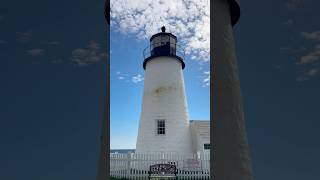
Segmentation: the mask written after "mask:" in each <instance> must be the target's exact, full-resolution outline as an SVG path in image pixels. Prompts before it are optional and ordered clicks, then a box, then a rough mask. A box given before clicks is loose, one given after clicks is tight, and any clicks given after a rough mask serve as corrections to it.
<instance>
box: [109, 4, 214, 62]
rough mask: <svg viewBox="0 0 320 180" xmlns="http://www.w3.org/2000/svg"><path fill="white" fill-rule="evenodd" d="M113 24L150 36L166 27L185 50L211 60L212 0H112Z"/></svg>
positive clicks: (140, 36) (197, 56)
mask: <svg viewBox="0 0 320 180" xmlns="http://www.w3.org/2000/svg"><path fill="white" fill-rule="evenodd" d="M110 5H111V26H113V27H115V28H116V29H117V30H119V31H120V32H121V33H123V34H135V35H136V36H137V37H138V38H142V39H148V38H150V37H151V36H152V35H153V34H155V33H157V32H159V31H160V27H161V26H163V25H164V26H166V29H168V31H169V32H172V33H173V34H175V35H177V37H178V41H179V42H180V44H181V45H182V46H183V47H185V50H186V53H187V54H191V55H193V56H194V58H193V59H196V60H199V61H209V60H210V59H209V57H210V56H209V55H210V53H209V50H210V1H209V0H171V1H164V0H135V1H133V0H111V2H110Z"/></svg>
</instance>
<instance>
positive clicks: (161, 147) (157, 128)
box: [136, 27, 192, 154]
mask: <svg viewBox="0 0 320 180" xmlns="http://www.w3.org/2000/svg"><path fill="white" fill-rule="evenodd" d="M161 31H162V32H160V33H157V34H155V35H153V36H152V37H151V38H150V46H149V47H148V48H147V49H145V52H144V58H145V59H144V62H143V68H144V69H145V77H144V92H143V99H142V111H141V116H140V124H139V131H138V138H137V144H136V153H138V154H139V153H143V154H149V153H160V152H165V153H179V154H189V153H192V142H191V133H190V128H189V117H188V107H187V100H186V94H185V87H184V80H183V69H184V67H185V64H184V62H183V53H181V54H180V53H179V51H178V46H177V37H176V36H175V35H173V34H171V33H167V32H165V27H162V28H161Z"/></svg>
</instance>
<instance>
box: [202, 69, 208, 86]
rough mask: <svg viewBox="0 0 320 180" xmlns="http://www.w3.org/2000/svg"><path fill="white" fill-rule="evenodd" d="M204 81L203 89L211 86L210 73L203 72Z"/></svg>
mask: <svg viewBox="0 0 320 180" xmlns="http://www.w3.org/2000/svg"><path fill="white" fill-rule="evenodd" d="M203 74H204V76H205V77H204V79H203V80H202V87H208V86H210V71H205V72H203Z"/></svg>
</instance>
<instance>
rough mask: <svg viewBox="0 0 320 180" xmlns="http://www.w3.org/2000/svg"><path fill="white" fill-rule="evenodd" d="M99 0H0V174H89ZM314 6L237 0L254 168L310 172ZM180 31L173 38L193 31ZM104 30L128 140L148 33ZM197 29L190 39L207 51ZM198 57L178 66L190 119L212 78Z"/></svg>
mask: <svg viewBox="0 0 320 180" xmlns="http://www.w3.org/2000/svg"><path fill="white" fill-rule="evenodd" d="M157 2H159V3H160V1H157ZM170 2H172V1H170ZM103 5H104V2H103V1H101V2H98V1H97V2H93V1H87V0H83V1H79V0H77V1H73V0H70V1H63V0H56V1H43V0H41V1H40V0H30V1H20V2H16V1H1V3H0V82H1V83H0V91H1V93H0V146H1V148H0V169H1V173H0V179H5V180H18V179H19V180H20V179H22V178H24V179H27V180H29V179H30V180H31V179H32V180H33V179H45V180H56V179H59V180H70V179H79V180H88V179H90V180H91V179H94V178H95V175H96V165H97V158H98V152H99V146H100V144H99V136H100V128H101V121H102V118H103V109H104V97H105V90H106V89H105V82H106V69H105V67H106V63H105V54H104V53H107V52H106V49H107V47H108V44H107V42H108V39H107V33H108V31H106V29H105V28H106V25H105V21H104V17H103ZM200 7H201V6H200ZM318 7H319V2H318V1H315V0H288V1H285V0H284V1H275V0H274V1H248V0H247V1H241V8H242V16H241V18H240V21H239V23H238V24H237V26H236V27H235V37H236V38H235V40H236V50H237V57H238V65H239V72H240V80H241V89H242V95H243V101H244V109H245V117H246V123H247V133H248V140H249V143H250V147H251V153H252V154H251V155H252V161H253V170H254V176H255V179H259V180H269V179H273V180H289V179H290V180H292V179H297V180H301V179H307V180H309V179H319V173H318V170H319V165H318V163H319V161H320V156H319V152H320V145H319V143H318V137H319V136H320V132H319V130H318V129H319V128H318V127H319V126H320V122H319V117H320V114H319V113H320V111H319V102H320V95H319V92H320V79H319V70H317V69H319V53H318V52H319V48H318V45H319V43H320V42H319V31H320V24H319V22H318V21H319V18H318V17H319V15H320V14H319V11H318ZM129 20H130V19H129ZM160 20H161V19H160ZM163 20H164V19H163ZM191 20H192V18H191ZM197 22H198V21H197ZM204 22H206V21H204ZM182 23H183V21H182ZM162 25H163V24H159V25H158V24H155V25H154V26H155V27H154V29H153V27H152V28H151V27H150V31H148V32H149V33H152V31H158V29H157V28H159V26H162ZM194 25H195V24H193V25H192V24H191V25H190V28H191V29H192V28H193V27H194V28H195V29H196V27H197V26H194ZM181 26H182V25H181ZM198 27H201V26H198ZM170 29H171V28H170ZM198 29H199V28H198ZM181 30H183V29H182V28H180V33H177V34H183V33H184V34H183V36H182V37H180V39H184V40H185V42H190V41H188V37H189V36H188V33H187V32H182V31H181ZM177 31H179V29H177ZM110 33H111V35H112V39H115V40H116V42H111V49H112V53H111V56H112V57H113V56H115V57H116V58H117V61H112V62H111V74H110V75H111V78H110V81H111V93H113V94H112V97H111V103H112V104H111V108H112V109H111V117H112V118H115V121H114V122H111V124H112V125H113V126H117V127H122V129H123V131H122V132H126V133H128V134H129V135H130V134H131V135H132V136H130V137H129V138H128V137H126V138H128V142H133V141H134V139H135V138H136V137H135V136H134V134H135V133H136V131H137V128H136V127H137V125H138V124H137V123H138V120H139V113H140V106H141V100H142V99H141V95H142V87H143V82H142V81H140V82H137V83H134V82H132V78H133V77H136V76H137V75H138V74H140V75H141V76H143V69H142V61H143V58H142V49H143V48H144V47H146V46H147V41H146V39H144V40H143V38H139V37H143V36H137V34H135V33H128V34H127V35H124V34H123V33H121V32H118V31H111V32H110ZM145 34H147V33H145ZM206 34H207V32H204V33H202V34H200V35H199V36H197V37H198V40H199V41H195V42H197V44H189V45H190V46H192V47H195V48H196V49H199V51H198V52H201V51H202V50H206V42H205V41H201V40H203V39H202V38H201V37H205V36H206ZM189 40H190V39H189ZM201 42H204V43H201ZM199 43H200V44H199ZM126 46H128V47H130V49H126V50H125V51H124V49H125V47H126ZM119 52H121V53H119ZM194 53H197V52H194ZM202 55H203V56H201V57H206V54H202ZM122 62H126V63H122ZM201 62H202V63H203V65H202V67H203V69H201V70H199V68H200V67H201V66H200V65H199V63H200V62H199V61H197V59H192V58H187V59H186V65H187V66H186V68H185V71H184V73H185V78H186V82H185V83H186V91H187V96H188V103H189V114H190V118H195V119H207V117H208V110H207V109H206V108H207V107H209V106H208V105H207V104H206V102H207V100H206V99H207V97H206V96H207V95H206V93H207V92H208V89H209V87H202V85H203V80H204V79H205V76H203V75H205V74H203V72H205V71H208V69H207V68H206V67H207V63H208V62H205V60H203V61H201ZM117 72H120V74H127V76H126V75H124V76H126V79H123V80H120V79H118V78H119V76H118V75H119V74H117ZM135 79H136V80H137V81H138V80H139V79H140V78H139V77H137V78H135ZM126 80H129V82H126ZM129 89H130V90H129ZM121 95H122V96H121ZM117 109H118V110H119V111H115V110H117ZM125 110H129V111H125ZM122 117H123V118H122ZM126 121H128V122H131V123H124V122H126ZM134 123H135V124H134ZM134 126H136V127H134ZM111 133H114V134H115V135H117V131H116V130H113V129H111ZM115 137H118V138H122V137H124V136H123V135H122V134H120V135H119V136H115ZM130 138H131V139H130ZM115 144H116V143H115ZM129 145H130V144H129V143H128V146H129ZM119 146H120V145H119Z"/></svg>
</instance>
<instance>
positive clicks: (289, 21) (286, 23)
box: [283, 19, 293, 25]
mask: <svg viewBox="0 0 320 180" xmlns="http://www.w3.org/2000/svg"><path fill="white" fill-rule="evenodd" d="M283 24H284V25H292V24H293V20H292V19H288V20H287V21H286V22H284V23H283Z"/></svg>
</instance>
